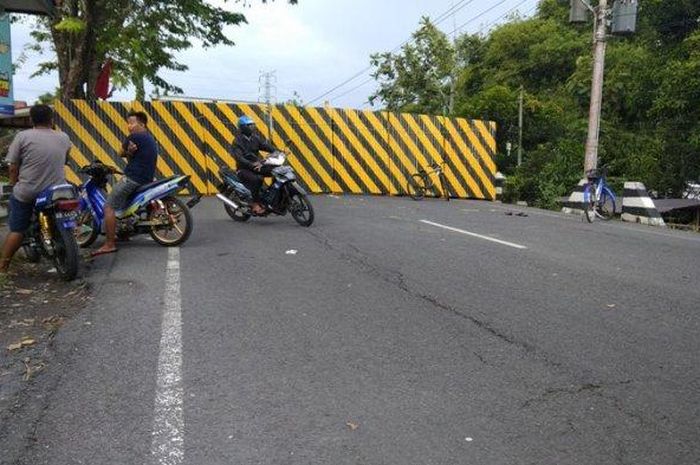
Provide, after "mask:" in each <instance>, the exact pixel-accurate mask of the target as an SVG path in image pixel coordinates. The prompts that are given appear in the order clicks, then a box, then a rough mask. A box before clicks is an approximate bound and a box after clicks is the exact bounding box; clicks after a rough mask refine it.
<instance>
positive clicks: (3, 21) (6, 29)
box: [0, 13, 15, 115]
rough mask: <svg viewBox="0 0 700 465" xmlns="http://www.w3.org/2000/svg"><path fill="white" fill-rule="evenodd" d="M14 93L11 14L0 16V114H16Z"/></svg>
mask: <svg viewBox="0 0 700 465" xmlns="http://www.w3.org/2000/svg"><path fill="white" fill-rule="evenodd" d="M14 114H15V104H14V98H13V93H12V46H11V42H10V15H9V14H7V13H3V14H2V16H0V115H14Z"/></svg>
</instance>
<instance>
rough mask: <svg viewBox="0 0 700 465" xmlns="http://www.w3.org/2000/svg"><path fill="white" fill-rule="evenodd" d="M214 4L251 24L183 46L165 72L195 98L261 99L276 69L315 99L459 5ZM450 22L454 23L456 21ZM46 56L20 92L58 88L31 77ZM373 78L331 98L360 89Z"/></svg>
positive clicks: (218, 0) (17, 31)
mask: <svg viewBox="0 0 700 465" xmlns="http://www.w3.org/2000/svg"><path fill="white" fill-rule="evenodd" d="M536 1H537V0H529V2H528V3H526V4H525V5H524V6H523V7H522V8H523V11H528V10H529V9H530V8H531V7H532V6H533V5H534V4H535V3H536ZM210 2H211V3H212V4H215V5H218V6H223V7H225V8H228V9H231V10H232V11H240V12H242V13H244V14H245V15H246V17H247V19H248V24H241V25H240V26H238V27H231V28H228V29H227V30H226V33H227V35H228V36H229V37H230V38H232V39H233V40H234V41H235V42H236V46H235V47H215V48H212V49H208V50H202V49H201V48H199V47H197V48H193V49H190V50H187V51H184V52H181V53H179V54H178V60H179V61H180V62H182V63H185V64H187V65H188V66H189V67H190V70H189V71H187V72H184V73H178V72H164V73H163V75H164V76H165V77H166V79H168V80H169V81H170V82H172V83H173V84H175V85H178V86H180V87H182V88H183V89H184V91H185V94H186V95H188V96H197V97H215V98H220V99H233V100H237V99H240V100H255V99H257V98H258V95H259V92H258V88H259V83H258V79H259V72H260V71H262V70H264V71H269V70H276V71H277V96H278V100H281V101H284V100H286V99H289V98H290V97H291V96H292V92H293V91H297V92H299V93H300V94H301V95H302V97H303V98H304V99H305V100H307V101H308V100H309V99H312V98H314V97H316V96H318V95H320V94H322V93H323V92H325V91H327V90H329V89H330V88H332V87H334V86H335V85H337V84H339V83H340V82H342V81H343V80H345V79H347V78H348V77H350V76H352V75H353V74H356V73H357V72H358V71H360V70H361V69H363V68H365V67H367V66H368V65H369V56H370V54H372V53H374V52H380V51H388V50H391V49H393V48H394V47H396V46H397V45H399V44H400V43H401V42H403V41H404V40H405V39H407V38H408V37H409V36H410V34H411V32H412V31H414V30H415V29H416V27H417V24H418V21H419V19H420V17H421V16H422V15H426V14H428V15H431V16H432V17H435V16H437V15H438V14H439V13H441V12H443V11H445V10H447V9H448V8H449V7H450V5H451V4H452V3H456V2H453V1H452V0H439V1H437V0H432V1H431V0H382V1H377V0H333V1H331V0H299V3H298V4H297V5H289V4H288V3H287V2H286V1H285V0H277V1H275V2H268V3H266V4H263V3H262V2H261V1H259V0H249V7H243V4H242V3H240V2H238V3H236V2H231V1H229V2H224V1H222V0H210ZM496 2H497V0H488V1H485V0H484V1H473V2H472V3H470V4H469V5H468V7H467V8H464V9H462V10H460V11H459V13H458V14H457V15H456V18H455V23H456V24H462V23H464V22H465V21H467V20H469V19H470V18H472V17H474V16H476V15H477V14H479V13H480V12H482V11H484V10H486V9H487V8H488V7H489V6H492V5H493V4H495V3H496ZM518 3H520V0H508V1H507V2H506V3H505V4H503V5H501V6H499V8H497V9H495V10H494V11H493V12H492V13H490V14H489V15H487V16H485V17H483V18H481V19H479V20H478V21H476V22H475V23H474V24H473V28H472V26H470V28H472V29H470V30H472V32H473V31H474V30H477V29H478V28H479V27H480V26H481V25H483V24H484V23H486V22H489V21H492V20H494V19H496V18H498V16H500V15H501V14H502V13H503V12H505V11H507V10H509V9H510V8H512V7H513V6H515V5H517V4H518ZM442 27H445V28H446V29H450V28H451V27H452V21H447V22H445V23H444V24H443V25H442ZM28 34H29V28H28V26H27V25H23V24H18V25H13V50H14V53H15V56H16V55H17V54H18V53H19V51H21V48H22V46H23V44H24V43H26V42H27V41H28ZM39 61H41V60H40V59H39V58H37V57H33V58H32V59H31V60H30V62H29V63H27V65H26V66H25V67H24V68H23V69H22V70H21V72H20V74H19V75H18V76H16V79H15V85H16V98H18V99H28V100H33V99H35V98H36V96H38V95H39V94H41V93H43V92H45V91H50V90H53V89H54V88H55V87H56V85H57V81H58V80H57V78H56V76H55V75H53V76H51V77H43V78H40V79H32V80H29V79H28V75H29V74H30V73H31V72H32V71H34V70H35V69H36V64H37V63H38V62H39ZM365 76H366V75H364V76H362V77H360V78H358V79H355V80H353V81H352V82H350V83H349V84H348V85H346V86H344V87H342V88H341V89H339V90H338V91H336V92H334V93H333V94H332V95H331V97H336V96H338V95H339V94H341V93H344V92H347V91H349V90H352V89H353V87H356V86H358V85H359V84H361V83H362V82H363V81H364V80H365V79H366V77H365ZM373 86H374V83H373V82H368V83H366V84H365V85H363V86H361V87H360V88H358V89H355V90H353V91H352V92H350V93H348V94H347V95H345V96H342V97H341V98H334V99H333V100H332V103H333V104H334V105H338V106H356V107H360V106H363V104H364V102H365V101H366V99H367V96H368V95H369V94H370V93H371V90H372V89H373ZM132 97H133V91H125V92H120V93H118V94H117V95H116V96H115V98H116V99H121V100H129V99H131V98H132Z"/></svg>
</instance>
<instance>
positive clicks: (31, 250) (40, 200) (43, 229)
mask: <svg viewBox="0 0 700 465" xmlns="http://www.w3.org/2000/svg"><path fill="white" fill-rule="evenodd" d="M79 207H80V200H79V198H78V192H77V191H76V189H75V187H74V186H72V185H71V184H57V185H55V186H51V187H49V188H48V189H46V190H44V191H43V192H42V193H41V194H39V196H38V197H37V199H36V201H35V203H34V216H33V218H32V223H31V225H30V227H29V230H27V233H26V234H25V235H24V241H23V242H22V249H23V250H24V254H25V255H26V256H27V260H29V261H30V262H32V263H37V262H38V261H39V260H41V257H46V258H47V259H49V260H51V261H53V263H54V265H55V266H56V272H57V273H58V275H59V276H60V277H61V278H63V279H65V280H66V281H70V280H72V279H74V278H75V276H76V275H77V274H78V263H79V258H80V257H79V254H78V244H77V243H76V240H75V235H74V234H75V233H74V229H75V226H76V217H77V215H78V209H79Z"/></svg>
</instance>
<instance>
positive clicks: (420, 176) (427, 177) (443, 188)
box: [406, 162, 450, 202]
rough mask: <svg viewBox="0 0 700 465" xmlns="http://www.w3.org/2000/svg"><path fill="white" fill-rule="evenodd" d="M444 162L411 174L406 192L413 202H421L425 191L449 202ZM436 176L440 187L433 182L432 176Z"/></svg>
mask: <svg viewBox="0 0 700 465" xmlns="http://www.w3.org/2000/svg"><path fill="white" fill-rule="evenodd" d="M444 166H445V162H443V163H434V164H432V165H430V168H429V170H430V171H427V170H423V169H422V170H419V171H418V172H417V173H413V174H412V175H411V177H410V178H409V180H408V185H407V186H406V190H407V192H408V195H410V196H411V198H412V199H413V200H422V199H423V198H424V197H425V194H426V192H427V191H432V192H433V193H434V194H435V197H438V198H439V197H443V196H444V197H445V200H447V201H448V202H449V200H450V192H449V190H448V187H447V178H446V177H445V172H444ZM433 174H437V177H438V180H439V183H440V186H439V187H438V185H437V184H436V183H434V182H433V178H432V175H433Z"/></svg>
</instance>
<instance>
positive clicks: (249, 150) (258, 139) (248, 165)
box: [233, 131, 277, 170]
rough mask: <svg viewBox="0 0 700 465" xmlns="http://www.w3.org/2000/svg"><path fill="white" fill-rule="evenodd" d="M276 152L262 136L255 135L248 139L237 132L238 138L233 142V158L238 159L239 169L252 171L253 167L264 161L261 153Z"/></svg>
mask: <svg viewBox="0 0 700 465" xmlns="http://www.w3.org/2000/svg"><path fill="white" fill-rule="evenodd" d="M261 150H262V151H263V152H270V153H271V152H274V151H275V150H277V149H276V148H275V147H273V146H272V144H270V142H268V141H267V140H265V139H264V138H263V137H262V136H261V135H260V134H258V133H257V132H256V133H253V135H252V136H250V137H248V136H245V135H243V134H241V132H240V131H236V138H235V139H234V141H233V157H234V158H235V159H236V163H237V164H238V168H239V169H242V168H244V169H248V170H252V169H253V165H254V164H255V163H257V162H259V161H262V158H261V157H260V154H259V153H258V152H259V151H261Z"/></svg>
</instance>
